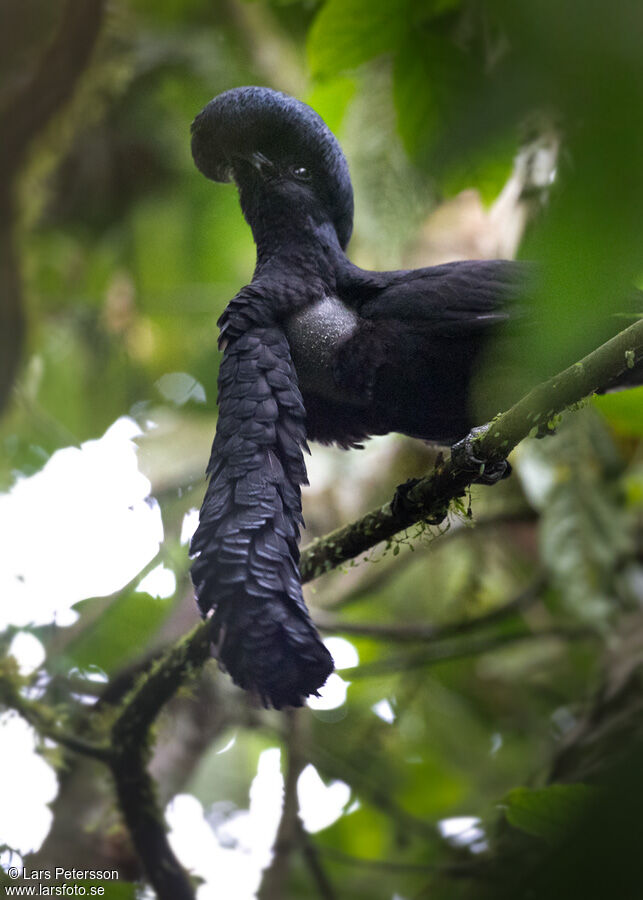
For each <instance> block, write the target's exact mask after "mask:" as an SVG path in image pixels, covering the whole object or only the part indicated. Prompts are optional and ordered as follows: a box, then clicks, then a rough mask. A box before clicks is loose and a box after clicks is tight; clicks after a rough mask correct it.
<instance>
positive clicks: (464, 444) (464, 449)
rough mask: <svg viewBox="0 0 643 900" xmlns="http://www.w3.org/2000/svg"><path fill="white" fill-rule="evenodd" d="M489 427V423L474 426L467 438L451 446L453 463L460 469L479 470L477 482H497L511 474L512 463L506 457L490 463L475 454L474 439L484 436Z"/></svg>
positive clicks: (475, 479)
mask: <svg viewBox="0 0 643 900" xmlns="http://www.w3.org/2000/svg"><path fill="white" fill-rule="evenodd" d="M488 428H489V426H488V425H481V426H480V427H479V428H472V429H471V431H470V432H469V434H468V435H467V436H466V437H465V438H463V439H462V440H461V441H458V443H457V444H454V445H453V446H452V447H451V460H452V461H453V464H454V465H455V466H457V467H458V468H459V469H465V470H467V471H470V472H477V473H478V474H477V476H476V477H475V478H474V479H473V480H474V481H475V482H476V484H496V482H498V481H501V480H502V479H503V478H509V476H510V475H511V464H510V463H509V462H507V460H506V459H498V460H494V461H493V462H491V463H490V462H487V461H485V460H482V459H480V458H479V457H477V456H476V455H475V451H474V446H475V445H474V441H475V440H476V439H477V438H479V437H482V435H483V434H485V433H486V431H487V430H488Z"/></svg>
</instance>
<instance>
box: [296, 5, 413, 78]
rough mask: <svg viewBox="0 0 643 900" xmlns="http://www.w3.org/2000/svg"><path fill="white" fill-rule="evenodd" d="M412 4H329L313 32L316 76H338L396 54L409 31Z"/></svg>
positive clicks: (310, 50)
mask: <svg viewBox="0 0 643 900" xmlns="http://www.w3.org/2000/svg"><path fill="white" fill-rule="evenodd" d="M410 9H411V0H329V2H328V3H326V4H325V5H324V6H323V7H322V9H321V11H320V13H319V15H318V16H317V18H316V19H315V21H314V23H313V26H312V28H311V30H310V35H309V38H308V61H309V64H310V68H311V70H312V72H313V75H315V76H328V75H334V74H335V73H337V72H343V71H346V69H352V68H355V66H359V65H360V64H361V63H363V62H366V61H367V60H369V59H372V58H373V57H374V56H380V55H381V54H382V53H388V52H390V51H393V50H395V49H396V48H397V47H398V46H399V45H400V44H401V43H402V40H403V39H404V36H405V34H406V32H407V30H408V29H409V12H410Z"/></svg>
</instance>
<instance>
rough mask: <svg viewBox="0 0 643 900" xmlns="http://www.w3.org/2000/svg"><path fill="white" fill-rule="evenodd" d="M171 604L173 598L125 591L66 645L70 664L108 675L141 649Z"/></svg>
mask: <svg viewBox="0 0 643 900" xmlns="http://www.w3.org/2000/svg"><path fill="white" fill-rule="evenodd" d="M93 602H96V601H94V600H91V601H85V602H84V604H83V606H84V607H87V605H88V604H91V603H93ZM173 602H174V597H169V598H160V597H151V596H150V595H149V594H146V593H139V592H138V591H136V590H131V591H129V590H128V591H125V592H124V593H123V594H121V595H120V596H117V597H116V599H115V600H114V601H113V602H112V603H110V605H109V606H108V607H107V608H106V610H105V611H104V612H103V614H102V615H101V616H100V617H99V618H98V619H97V620H96V622H95V623H93V624H92V625H89V626H88V627H87V628H85V629H84V630H83V631H82V632H81V633H80V635H79V637H78V638H77V639H76V640H75V641H73V642H72V643H71V644H70V646H69V648H68V650H67V653H68V656H69V659H70V661H71V663H72V664H75V665H76V666H78V667H79V668H80V669H84V668H86V667H88V666H98V667H99V668H100V669H103V670H104V671H105V672H107V673H108V674H111V673H112V672H114V671H116V669H117V668H118V667H119V666H120V665H122V664H124V663H126V662H127V661H128V660H130V659H132V658H133V657H135V656H137V655H138V654H140V653H142V652H143V651H144V650H145V648H146V647H147V646H148V645H149V643H150V640H151V639H152V638H153V637H154V635H155V634H156V631H157V630H158V628H160V626H161V624H162V623H163V621H164V620H165V618H166V616H167V615H168V613H169V612H170V610H171V608H172V604H173ZM90 614H91V611H90Z"/></svg>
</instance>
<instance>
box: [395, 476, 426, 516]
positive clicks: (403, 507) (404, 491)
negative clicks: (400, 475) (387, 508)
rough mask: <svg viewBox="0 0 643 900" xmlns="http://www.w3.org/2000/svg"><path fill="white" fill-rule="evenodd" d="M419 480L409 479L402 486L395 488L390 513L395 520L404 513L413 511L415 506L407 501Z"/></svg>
mask: <svg viewBox="0 0 643 900" xmlns="http://www.w3.org/2000/svg"><path fill="white" fill-rule="evenodd" d="M419 480H420V479H419V478H409V480H408V481H405V482H404V484H398V486H397V487H396V488H395V493H394V494H393V499H392V500H391V511H392V512H393V515H394V516H395V517H396V518H397V517H399V516H401V515H403V514H404V513H409V512H413V511H414V510H415V507H416V504H414V503H412V502H411V500H410V499H409V493H410V492H411V491H412V490H413V488H414V487H415V485H416V484H417V483H418V481H419Z"/></svg>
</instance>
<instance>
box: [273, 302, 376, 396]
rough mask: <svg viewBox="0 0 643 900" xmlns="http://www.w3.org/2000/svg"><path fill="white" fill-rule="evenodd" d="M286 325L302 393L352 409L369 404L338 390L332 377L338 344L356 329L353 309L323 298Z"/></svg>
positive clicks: (295, 315) (293, 317) (355, 317)
mask: <svg viewBox="0 0 643 900" xmlns="http://www.w3.org/2000/svg"><path fill="white" fill-rule="evenodd" d="M285 324H286V335H287V337H288V343H289V344H290V352H291V353H292V358H293V362H294V364H295V369H296V370H297V379H298V381H299V387H300V388H301V390H302V391H304V392H305V393H306V392H308V393H312V394H317V395H318V396H319V397H325V398H326V399H328V400H335V401H342V402H344V403H350V404H351V405H352V406H367V405H368V404H367V401H366V398H364V397H362V396H359V395H356V394H351V393H349V392H348V391H342V390H340V389H339V387H338V386H337V382H336V381H335V377H334V375H333V356H334V351H335V349H336V347H337V345H338V344H339V343H340V342H341V341H343V340H346V339H347V338H349V337H350V336H351V335H352V334H353V332H354V331H355V329H356V328H357V315H356V314H355V313H354V312H353V310H352V309H349V308H348V307H347V306H345V305H344V304H343V303H342V302H341V300H338V299H337V297H323V298H322V299H321V300H319V301H318V302H317V303H315V304H313V305H312V306H307V307H306V308H305V309H302V310H300V311H299V312H297V313H294V314H293V315H292V316H290V317H289V318H288V319H287V320H286V323H285Z"/></svg>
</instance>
